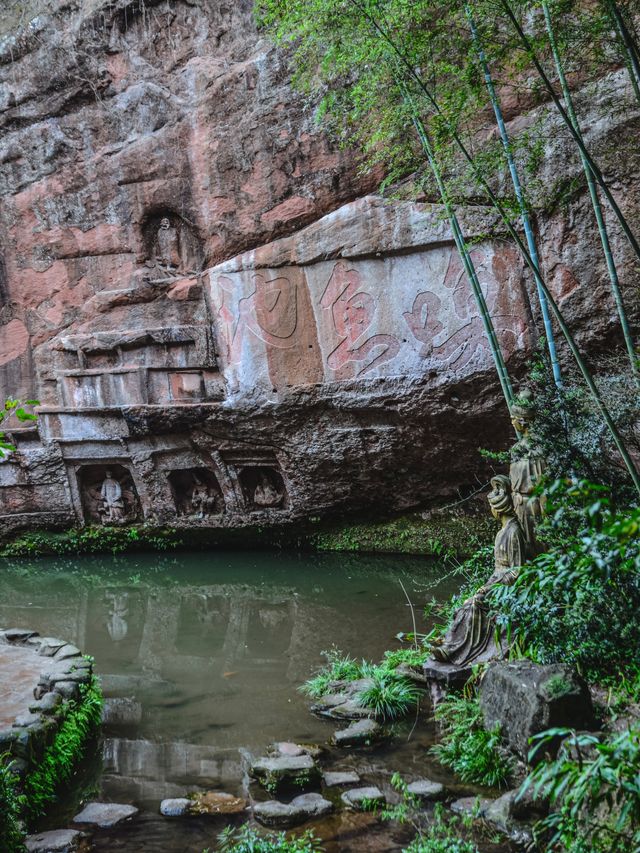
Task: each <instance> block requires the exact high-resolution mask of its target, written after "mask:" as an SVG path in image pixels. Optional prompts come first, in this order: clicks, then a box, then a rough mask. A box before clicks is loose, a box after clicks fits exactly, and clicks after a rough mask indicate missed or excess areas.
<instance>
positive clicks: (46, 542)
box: [0, 526, 182, 557]
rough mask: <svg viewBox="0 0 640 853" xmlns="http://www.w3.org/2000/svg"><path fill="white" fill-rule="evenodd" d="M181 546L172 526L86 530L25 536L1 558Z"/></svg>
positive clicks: (0, 551) (6, 548)
mask: <svg viewBox="0 0 640 853" xmlns="http://www.w3.org/2000/svg"><path fill="white" fill-rule="evenodd" d="M181 544H182V542H181V539H180V538H179V535H178V532H177V531H176V530H174V529H173V528H171V527H167V528H163V529H158V528H147V527H109V526H104V527H102V526H101V527H83V528H80V529H75V528H74V529H72V530H68V531H66V532H65V533H63V534H55V533H54V534H52V533H25V534H24V535H23V536H20V537H19V538H18V539H15V540H13V542H9V543H8V544H7V545H5V546H4V547H3V548H1V549H0V557H37V556H41V555H43V554H61V555H63V554H101V553H105V552H106V553H111V554H122V553H124V552H125V551H145V550H154V551H167V550H169V549H171V548H177V547H178V546H179V545H181Z"/></svg>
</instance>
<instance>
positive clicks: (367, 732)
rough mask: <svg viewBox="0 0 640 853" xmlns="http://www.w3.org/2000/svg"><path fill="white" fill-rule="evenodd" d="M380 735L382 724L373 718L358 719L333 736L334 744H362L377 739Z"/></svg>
mask: <svg viewBox="0 0 640 853" xmlns="http://www.w3.org/2000/svg"><path fill="white" fill-rule="evenodd" d="M381 735H382V726H381V725H380V723H376V721H375V720H358V721H357V722H355V723H351V725H350V726H347V728H346V729H340V731H337V732H336V733H335V734H334V736H333V742H334V743H335V745H336V746H362V745H365V744H369V743H371V742H372V741H374V740H377V739H378V738H380V736H381Z"/></svg>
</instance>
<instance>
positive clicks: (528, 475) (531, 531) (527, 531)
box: [509, 392, 546, 557]
mask: <svg viewBox="0 0 640 853" xmlns="http://www.w3.org/2000/svg"><path fill="white" fill-rule="evenodd" d="M534 421H535V406H534V402H533V399H532V397H531V394H530V393H529V392H525V393H523V394H521V395H520V401H519V402H518V401H517V400H516V402H514V403H513V404H512V406H511V423H512V424H513V426H514V427H515V429H516V431H517V433H518V435H519V436H520V438H519V440H518V441H517V442H516V443H515V444H514V446H513V447H512V448H511V466H510V468H509V476H510V477H511V488H512V490H513V505H514V507H515V511H516V514H517V516H518V521H519V522H520V526H521V527H522V532H523V533H524V537H525V541H526V543H527V556H528V557H535V556H536V555H537V554H538V553H539V551H540V546H539V543H538V542H537V540H536V525H537V524H538V522H539V521H540V520H541V518H542V515H543V512H544V506H543V502H542V497H541V496H540V495H536V494H534V491H535V488H536V485H537V484H538V483H539V482H540V479H541V478H542V476H543V474H544V472H545V468H546V462H545V459H544V456H543V455H542V450H541V449H540V447H539V446H538V443H537V441H536V439H535V435H534V433H533V430H532V427H533V424H534Z"/></svg>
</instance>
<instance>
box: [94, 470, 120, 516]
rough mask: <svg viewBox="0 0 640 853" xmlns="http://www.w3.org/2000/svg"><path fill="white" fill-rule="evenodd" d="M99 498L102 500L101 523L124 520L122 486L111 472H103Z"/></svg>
mask: <svg viewBox="0 0 640 853" xmlns="http://www.w3.org/2000/svg"><path fill="white" fill-rule="evenodd" d="M100 498H101V499H102V523H103V524H106V523H107V522H109V521H122V520H123V518H124V500H123V497H122V486H121V485H120V483H119V482H118V481H117V480H116V479H115V478H114V476H113V474H112V473H111V471H106V472H105V479H104V481H103V483H102V487H101V488H100Z"/></svg>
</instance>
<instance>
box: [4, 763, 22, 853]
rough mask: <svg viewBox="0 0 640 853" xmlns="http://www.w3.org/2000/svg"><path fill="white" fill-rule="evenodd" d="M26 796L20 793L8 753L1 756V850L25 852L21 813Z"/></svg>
mask: <svg viewBox="0 0 640 853" xmlns="http://www.w3.org/2000/svg"><path fill="white" fill-rule="evenodd" d="M23 805H24V797H23V796H22V795H21V794H19V793H18V788H17V776H16V775H15V773H14V772H13V770H12V768H11V761H10V758H9V756H8V755H2V756H0V850H2V851H3V853H23V851H24V850H25V849H26V848H25V846H24V839H25V832H24V829H23V826H22V821H21V819H20V815H21V813H22V807H23Z"/></svg>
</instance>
